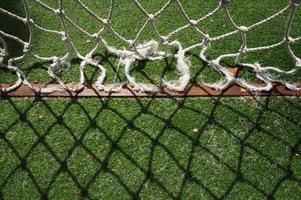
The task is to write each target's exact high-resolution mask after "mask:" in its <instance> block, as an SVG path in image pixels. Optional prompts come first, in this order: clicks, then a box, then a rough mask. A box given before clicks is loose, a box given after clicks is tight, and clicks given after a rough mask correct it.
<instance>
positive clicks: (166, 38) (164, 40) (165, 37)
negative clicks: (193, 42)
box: [161, 36, 169, 45]
mask: <svg viewBox="0 0 301 200" xmlns="http://www.w3.org/2000/svg"><path fill="white" fill-rule="evenodd" d="M168 39H169V38H168V37H167V36H161V40H162V42H163V44H165V45H167V44H168V43H169V41H168Z"/></svg>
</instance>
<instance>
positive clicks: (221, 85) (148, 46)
mask: <svg viewBox="0 0 301 200" xmlns="http://www.w3.org/2000/svg"><path fill="white" fill-rule="evenodd" d="M33 1H35V2H36V3H37V4H39V5H40V6H42V7H43V8H44V9H46V10H48V11H50V12H52V13H53V14H55V15H56V16H57V17H59V19H60V21H61V30H51V29H47V28H44V27H43V26H41V25H39V24H37V23H36V22H35V21H34V20H33V19H32V18H31V11H30V9H29V5H28V0H23V5H24V10H25V17H21V16H18V15H16V14H14V13H11V12H9V11H7V10H5V9H3V8H0V12H1V13H2V14H5V15H7V16H9V17H12V18H15V19H17V20H20V21H22V22H23V23H24V24H26V26H27V28H28V30H29V38H28V41H23V40H22V39H20V38H18V37H17V36H14V35H11V34H9V33H6V32H5V31H3V30H0V45H1V46H0V67H2V68H6V69H8V70H10V71H12V72H13V73H15V74H16V75H17V77H18V79H17V81H16V82H15V83H14V84H12V85H11V86H10V87H8V88H1V92H10V91H12V90H14V89H16V88H17V87H19V86H20V85H21V84H25V85H27V86H28V87H29V88H30V89H31V90H33V91H34V92H38V93H52V92H56V91H64V90H68V91H70V92H77V91H80V90H82V89H83V88H84V84H85V82H86V80H85V76H84V70H85V68H86V66H87V65H91V66H94V67H96V68H98V69H99V70H100V72H101V73H100V75H99V77H98V79H97V81H96V82H95V85H96V87H97V89H99V90H104V91H107V92H118V91H119V90H120V89H121V88H122V86H123V85H124V84H125V83H117V84H115V85H114V86H112V87H107V86H105V85H104V81H105V77H106V69H105V67H104V66H103V65H101V64H100V63H99V62H97V61H95V60H94V59H93V55H95V52H96V51H97V50H98V49H99V48H105V49H106V50H107V51H108V52H109V53H111V54H113V55H115V56H117V57H118V58H119V65H121V66H123V67H124V71H125V75H126V78H127V81H128V83H129V85H131V86H132V87H133V89H134V90H138V91H143V92H156V91H158V88H157V87H156V86H153V87H150V86H149V85H146V84H143V83H139V82H137V81H136V80H135V78H134V77H132V76H131V75H130V72H131V70H132V68H133V64H134V63H135V62H136V61H139V60H151V61H154V60H162V59H165V58H166V57H174V58H175V59H176V61H177V64H176V70H177V72H178V74H179V79H178V80H163V81H162V84H163V86H165V87H166V88H168V89H170V90H174V91H180V92H181V91H184V90H185V88H186V86H187V85H188V83H189V81H190V79H191V74H190V68H191V64H190V62H189V60H188V58H187V57H186V54H187V52H189V51H191V50H193V49H196V48H201V51H200V53H199V57H200V59H201V60H203V61H205V62H206V63H208V66H210V67H211V68H212V69H214V70H216V71H217V72H219V73H220V74H221V75H222V76H223V79H222V80H221V81H219V82H217V83H213V84H212V83H211V84H209V83H204V84H205V85H207V86H209V87H212V88H214V89H216V90H224V89H226V88H227V87H229V86H230V85H231V84H234V83H235V84H238V85H239V86H241V87H244V88H246V89H247V90H249V91H269V90H271V89H272V87H273V85H272V83H275V82H277V83H281V84H283V85H285V86H286V87H287V88H288V89H290V90H301V88H299V87H297V86H296V84H294V83H290V82H286V81H283V80H278V79H274V78H272V76H271V74H270V73H269V72H271V71H273V72H277V73H284V74H293V73H296V72H297V70H300V69H301V59H300V58H299V57H298V56H297V55H296V54H295V52H294V51H293V50H292V47H291V45H292V44H295V43H297V42H300V41H301V36H300V37H297V38H292V37H291V36H290V32H291V27H292V24H293V21H294V15H295V12H296V9H297V7H298V5H300V2H301V0H289V3H288V5H287V6H286V7H285V8H283V9H281V10H280V11H278V12H276V13H275V14H273V15H272V16H269V17H267V18H265V19H263V20H261V21H258V22H257V23H255V24H252V25H250V26H239V25H237V24H236V22H235V21H234V19H233V18H232V16H231V14H230V12H229V7H230V3H231V2H230V0H220V2H219V3H218V5H217V7H216V8H215V9H213V10H212V11H211V12H209V13H208V14H206V15H205V16H203V17H201V18H199V19H196V20H194V19H191V18H190V17H189V15H188V14H187V12H186V11H185V9H184V7H183V5H182V4H181V2H180V0H167V2H166V3H165V4H164V5H163V6H162V7H161V8H160V9H159V10H158V11H157V12H156V13H153V14H151V13H149V12H147V11H146V10H145V9H144V8H143V6H142V5H141V4H140V3H139V1H138V0H132V1H133V2H134V3H135V5H136V6H137V8H138V9H139V10H140V11H141V12H142V13H143V15H144V16H145V18H146V21H145V23H144V25H143V26H142V27H141V29H140V30H139V31H138V33H137V35H136V36H135V38H134V39H126V38H125V37H124V36H122V35H121V34H120V33H118V32H117V31H116V30H115V29H114V27H113V26H112V25H111V20H112V13H113V9H114V6H115V0H110V8H109V14H108V17H107V18H105V19H104V18H101V17H99V16H98V15H97V14H95V13H94V12H92V10H91V9H90V8H89V7H88V6H87V5H85V4H84V3H83V2H82V1H81V0H73V1H75V2H76V3H77V4H78V5H79V6H80V7H81V9H82V10H84V11H85V12H87V13H88V14H89V15H90V16H92V17H93V18H95V19H96V20H97V21H99V22H100V23H101V28H100V30H99V31H98V32H96V33H89V32H88V31H86V30H85V29H84V28H82V27H80V26H79V25H78V24H76V23H75V22H74V21H73V20H72V19H71V18H69V17H68V16H67V15H66V14H65V11H64V0H58V1H59V7H58V8H53V7H51V6H49V5H47V4H46V3H44V2H42V1H41V0H33ZM172 3H175V4H176V5H177V6H178V7H179V9H180V12H181V13H182V14H183V16H184V17H185V19H186V21H187V24H186V25H184V26H182V27H179V28H177V29H176V30H174V31H172V32H170V33H169V34H167V35H162V34H161V33H160V31H159V30H158V29H157V27H156V19H157V17H158V16H160V15H161V14H162V13H163V12H164V11H165V10H166V9H167V8H168V7H169V6H170V5H171V4H172ZM221 9H223V10H224V11H225V16H226V17H227V18H228V20H229V22H230V23H231V24H232V26H233V31H231V32H228V33H225V34H223V35H219V36H216V37H210V35H208V34H206V33H204V32H202V31H201V30H200V29H199V28H198V26H199V25H200V24H201V23H202V22H203V21H205V20H207V19H208V18H210V17H212V16H213V15H214V14H216V13H217V12H218V11H220V10H221ZM287 12H289V17H288V20H287V24H286V28H285V32H284V38H283V40H281V41H279V42H278V43H275V44H271V45H268V46H260V47H252V48H249V47H248V46H247V34H248V32H250V31H251V30H252V29H254V28H255V27H259V26H261V25H263V24H265V23H267V22H269V21H271V20H273V19H275V18H277V17H279V16H281V15H283V14H285V13H287ZM67 23H69V24H70V25H72V26H73V27H75V28H76V29H77V30H78V31H79V32H81V33H83V34H85V35H87V36H88V37H90V38H94V39H96V41H97V42H96V44H95V47H94V48H93V49H91V51H90V52H89V53H88V54H87V55H82V54H81V53H80V52H79V51H78V49H77V47H76V46H75V45H74V42H73V41H72V38H71V37H70V36H69V32H68V29H67V26H66V24H67ZM148 24H150V25H151V26H152V28H153V29H154V31H155V33H156V34H157V36H158V37H159V38H160V40H159V42H158V41H156V40H154V39H153V40H150V41H147V42H145V43H143V44H137V41H138V39H139V37H140V35H141V33H142V32H143V30H144V29H145V28H146V27H147V25H148ZM188 27H192V28H194V29H195V31H196V32H197V33H199V34H200V35H201V38H202V39H201V41H200V42H199V43H196V44H193V45H191V46H189V47H187V48H184V47H183V46H182V44H181V43H180V42H179V41H177V40H173V41H170V38H171V37H172V36H173V35H175V34H176V33H178V32H180V31H183V30H185V29H187V28H188ZM35 29H39V30H40V31H43V32H47V33H50V34H55V35H57V36H59V37H61V39H62V41H63V42H64V43H65V45H66V53H65V55H64V56H62V57H59V56H51V57H43V56H40V55H37V54H36V53H34V52H33V51H32V46H33V37H34V32H35ZM104 30H109V31H110V32H111V34H113V35H114V36H116V37H117V38H118V39H120V40H122V41H124V42H126V43H127V44H128V45H129V47H128V48H127V49H124V48H123V49H119V48H117V47H114V46H111V45H110V44H109V43H108V42H107V41H106V38H105V37H104V36H102V33H103V31H104ZM237 33H241V35H242V39H243V40H242V45H241V48H240V49H239V51H238V52H236V53H231V54H223V55H220V56H219V57H217V58H215V59H212V60H210V59H209V58H208V57H207V56H206V53H207V52H208V50H209V49H210V48H211V43H212V42H215V41H219V40H223V39H225V38H227V37H229V36H232V35H234V34H237ZM5 38H8V39H12V40H14V41H16V42H18V43H20V44H21V45H23V55H22V56H19V57H15V58H9V59H5V58H7V57H8V56H9V55H8V47H7V44H6V41H5ZM160 43H162V44H164V45H166V46H172V47H175V48H176V49H177V53H176V54H175V55H170V54H168V53H167V52H166V51H164V50H160V47H159V45H160ZM281 45H285V46H286V48H287V49H288V52H289V55H290V56H291V58H292V59H293V60H294V61H295V66H294V67H293V68H292V69H291V70H289V71H284V70H281V69H279V68H277V67H271V66H268V67H263V66H261V65H260V64H259V63H243V62H241V60H242V59H243V57H244V56H245V55H246V54H248V53H250V52H257V51H265V50H269V49H273V48H276V47H279V46H281ZM1 47H2V48H1ZM29 54H31V55H33V56H34V57H35V58H37V59H39V60H41V61H47V62H51V64H50V66H49V67H48V74H49V75H50V76H51V77H52V78H54V79H55V80H56V81H57V82H58V83H59V86H55V87H51V88H49V87H47V88H39V87H37V86H36V85H33V84H32V83H31V82H30V81H29V80H28V79H27V77H26V74H25V72H24V71H22V70H21V69H20V68H19V67H18V66H17V65H16V63H17V62H18V61H21V60H23V59H24V58H25V57H26V56H28V55H29ZM71 54H75V55H76V56H77V58H78V59H80V60H81V63H80V66H79V68H80V69H79V70H80V75H79V76H80V82H79V83H78V84H75V85H74V84H66V83H65V82H64V81H63V80H62V79H61V78H60V76H59V73H58V72H59V71H60V70H61V69H63V68H64V67H66V66H70V63H69V59H68V58H69V57H70V55H71ZM225 58H234V59H235V61H236V64H237V65H240V66H244V67H247V68H250V69H252V70H253V72H254V73H255V74H256V77H257V78H258V79H259V80H261V81H263V82H264V83H266V85H265V86H264V87H257V86H254V85H252V84H250V83H248V82H247V81H246V80H244V79H243V78H241V77H236V76H235V75H233V74H232V73H230V72H229V71H228V70H227V68H225V67H223V66H222V65H221V61H222V60H223V59H225ZM5 60H7V62H5Z"/></svg>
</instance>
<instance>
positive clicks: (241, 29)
mask: <svg viewBox="0 0 301 200" xmlns="http://www.w3.org/2000/svg"><path fill="white" fill-rule="evenodd" d="M238 30H239V31H240V32H243V33H246V32H248V31H249V28H248V27H246V26H240V27H238Z"/></svg>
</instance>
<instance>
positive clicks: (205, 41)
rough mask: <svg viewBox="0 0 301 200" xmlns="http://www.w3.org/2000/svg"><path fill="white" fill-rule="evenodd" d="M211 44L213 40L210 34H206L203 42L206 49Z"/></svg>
mask: <svg viewBox="0 0 301 200" xmlns="http://www.w3.org/2000/svg"><path fill="white" fill-rule="evenodd" d="M210 42H211V38H210V36H209V34H205V35H204V40H203V43H204V45H205V46H206V47H208V46H210Z"/></svg>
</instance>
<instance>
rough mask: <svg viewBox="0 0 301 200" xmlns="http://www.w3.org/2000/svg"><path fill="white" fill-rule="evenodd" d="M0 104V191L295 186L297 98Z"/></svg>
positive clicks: (164, 195) (227, 190)
mask: <svg viewBox="0 0 301 200" xmlns="http://www.w3.org/2000/svg"><path fill="white" fill-rule="evenodd" d="M0 107H1V114H0V121H1V123H0V134H1V135H0V136H1V139H0V155H1V156H0V197H1V199H2V198H3V199H39V198H42V199H46V197H48V198H49V199H81V198H86V199H131V198H134V199H135V198H138V197H139V198H141V199H175V198H178V199H217V198H229V199H266V198H273V197H274V198H276V199H299V197H300V194H301V173H300V172H301V156H300V151H301V135H300V130H301V129H300V127H301V122H300V117H301V106H300V99H277V98H262V99H259V100H257V101H255V100H250V99H215V100H213V99H197V98H195V99H186V100H185V99H178V100H177V99H161V100H158V99H157V100H156V99H128V100H127V99H104V100H95V99H80V100H67V99H56V100H54V99H48V100H38V101H34V100H33V99H27V100H24V99H8V100H2V101H0ZM194 129H198V131H195V130H194Z"/></svg>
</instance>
